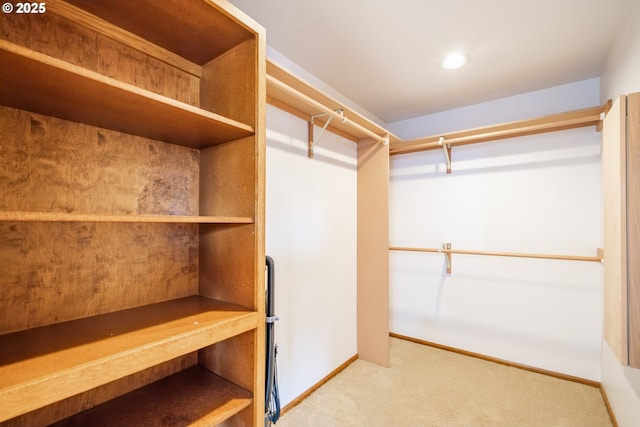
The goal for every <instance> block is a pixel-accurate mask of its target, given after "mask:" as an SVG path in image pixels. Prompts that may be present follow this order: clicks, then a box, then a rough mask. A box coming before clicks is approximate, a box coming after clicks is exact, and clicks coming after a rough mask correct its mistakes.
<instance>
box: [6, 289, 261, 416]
mask: <svg viewBox="0 0 640 427" xmlns="http://www.w3.org/2000/svg"><path fill="white" fill-rule="evenodd" d="M258 317H259V316H258V314H257V313H256V312H253V311H250V310H248V309H246V308H244V307H241V306H238V305H235V304H228V303H224V302H221V301H217V300H212V299H209V298H205V297H200V296H192V297H187V298H181V299H178V300H173V301H167V302H163V303H158V304H152V305H148V306H143V307H138V308H134V309H129V310H123V311H119V312H114V313H109V314H104V315H99V316H94V317H89V318H84V319H80V320H75V321H70V322H64V323H59V324H53V325H49V326H44V327H39V328H34V329H29V330H26V331H22V332H15V333H11V334H6V335H3V336H0V400H1V401H2V406H1V407H0V422H1V421H4V420H7V419H10V418H13V417H16V416H18V415H21V414H24V413H26V412H28V411H31V410H34V409H37V408H39V407H42V406H45V405H48V404H51V403H54V402H56V401H58V400H61V399H65V398H67V397H70V396H72V395H75V394H77V393H80V392H83V391H86V390H89V389H92V388H94V387H98V386H100V385H103V384H106V383H108V382H110V381H114V380H116V379H119V378H122V377H125V376H127V375H130V374H132V373H134V372H138V371H141V370H143V369H146V368H149V367H151V366H154V365H157V364H159V363H162V362H165V361H168V360H171V359H173V358H176V357H178V356H181V355H183V354H186V353H189V352H192V351H196V350H198V349H200V348H203V347H206V346H209V345H212V344H214V343H216V342H219V341H222V340H225V339H227V338H230V337H232V336H236V335H239V334H241V333H243V332H246V331H249V330H252V329H254V328H256V327H257V326H258V321H259V319H258ZM25 396H29V399H25Z"/></svg>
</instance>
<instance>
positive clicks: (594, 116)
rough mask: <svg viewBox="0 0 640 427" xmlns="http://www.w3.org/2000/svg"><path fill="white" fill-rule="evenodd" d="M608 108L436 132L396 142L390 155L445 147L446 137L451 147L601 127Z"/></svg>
mask: <svg viewBox="0 0 640 427" xmlns="http://www.w3.org/2000/svg"><path fill="white" fill-rule="evenodd" d="M605 110H606V105H603V106H597V107H591V108H585V109H582V110H575V111H569V112H566V113H559V114H551V115H548V116H543V117H539V118H535V119H529V120H520V121H516V122H509V123H502V124H498V125H491V126H485V127H480V128H474V129H469V130H464V131H458V132H450V133H444V134H440V135H433V136H429V137H424V138H418V139H413V140H409V141H404V142H401V141H392V142H391V146H390V147H389V154H390V155H397V154H407V153H415V152H419V151H427V150H437V149H442V145H441V144H440V138H444V143H446V144H448V145H449V146H459V145H466V144H475V143H479V142H487V141H497V140H500V139H506V138H514V137H518V136H526V135H535V134H539V133H545V132H555V131H560V130H567V129H576V128H580V127H586V126H596V127H597V126H598V125H599V123H600V121H601V120H602V113H604V112H605Z"/></svg>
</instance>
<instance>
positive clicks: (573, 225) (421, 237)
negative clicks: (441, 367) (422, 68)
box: [390, 79, 602, 380]
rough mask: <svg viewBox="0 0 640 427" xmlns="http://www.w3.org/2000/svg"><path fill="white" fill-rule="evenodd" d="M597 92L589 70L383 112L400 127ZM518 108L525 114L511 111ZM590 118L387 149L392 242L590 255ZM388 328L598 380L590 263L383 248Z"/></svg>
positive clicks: (594, 280)
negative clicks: (510, 93) (414, 113)
mask: <svg viewBox="0 0 640 427" xmlns="http://www.w3.org/2000/svg"><path fill="white" fill-rule="evenodd" d="M598 104H599V81H598V79H591V80H587V81H584V82H577V83H574V84H571V85H564V86H561V87H557V88H551V89H547V90H544V91H537V92H532V93H528V94H523V95H519V96H516V97H510V98H506V99H502V100H497V101H493V102H488V103H483V104H479V105H475V106H469V107H465V108H462V109H458V110H452V111H447V112H444V113H439V114H437V115H434V116H435V117H434V116H427V117H423V118H418V119H413V120H410V121H405V122H403V123H400V124H397V123H396V124H393V125H392V126H391V127H392V130H393V131H394V132H396V133H397V134H399V135H401V136H404V137H406V138H412V137H416V136H419V135H423V136H426V135H433V134H436V133H439V132H447V131H451V130H463V129H467V128H471V127H476V126H481V125H486V124H492V123H500V122H505V121H511V120H515V119H517V118H527V117H536V116H539V115H544V114H551V113H555V112H559V111H567V110H572V109H578V108H586V107H591V106H594V105H598ZM522 111H526V115H525V116H524V117H515V116H516V115H518V114H522V113H521V112H522ZM599 141H600V137H599V134H598V133H597V132H596V131H595V129H594V128H593V127H591V128H585V129H577V130H570V131H562V132H555V133H550V134H543V135H536V136H529V137H522V138H515V139H509V140H503V141H497V142H490V143H486V144H476V145H471V146H466V147H457V148H456V147H454V148H453V156H452V157H453V166H452V167H453V173H452V174H451V175H446V174H445V172H444V164H443V162H444V156H443V154H442V152H441V151H427V152H423V153H414V154H408V155H400V156H394V157H392V158H391V185H390V217H391V219H390V221H391V224H390V241H391V245H392V246H417V247H439V246H440V244H441V243H445V242H451V243H452V244H453V247H454V249H455V248H458V249H469V250H474V249H475V250H487V251H511V252H531V253H558V254H570V255H590V256H595V255H596V249H597V248H598V247H599V246H601V240H600V239H601V199H600V189H601V186H600V163H599V154H600V144H599ZM390 262H391V278H390V280H391V281H390V289H391V291H390V293H391V295H390V298H391V330H392V331H393V332H396V333H399V334H403V335H408V336H412V337H416V338H420V339H424V340H427V341H434V342H437V343H441V344H445V345H449V346H452V347H457V348H461V349H466V350H469V351H473V352H478V353H482V354H486V355H491V356H494V357H498V358H501V359H506V360H510V361H513V362H517V363H522V364H525V365H530V366H535V367H539V368H542V369H548V370H552V371H557V372H562V373H566V374H569V375H574V376H578V377H582V378H588V379H593V380H600V346H601V336H602V332H601V301H602V300H601V285H602V284H601V269H602V267H601V265H600V264H599V263H588V262H574V261H558V260H532V259H520V258H504V257H484V256H469V255H453V265H452V269H453V271H452V274H450V275H448V274H446V266H445V263H444V256H443V255H440V254H425V253H412V252H411V253H410V252H392V254H391V260H390Z"/></svg>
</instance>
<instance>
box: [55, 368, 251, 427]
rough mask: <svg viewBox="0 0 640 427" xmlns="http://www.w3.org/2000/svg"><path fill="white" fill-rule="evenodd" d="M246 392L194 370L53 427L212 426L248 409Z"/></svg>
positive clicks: (223, 380) (146, 387)
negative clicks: (128, 426) (174, 421)
mask: <svg viewBox="0 0 640 427" xmlns="http://www.w3.org/2000/svg"><path fill="white" fill-rule="evenodd" d="M252 401H253V396H252V395H251V393H249V392H248V391H246V390H244V389H242V388H240V387H238V386H237V385H235V384H233V383H231V382H229V381H227V380H225V379H224V378H222V377H220V376H218V375H215V374H213V373H211V372H210V371H208V370H206V369H204V368H202V367H200V366H194V367H191V368H189V369H186V370H184V371H181V372H179V373H177V374H173V375H171V376H169V377H166V378H164V379H162V380H159V381H156V382H155V383H152V384H149V385H148V386H145V387H142V388H140V389H137V390H135V391H132V392H130V393H127V394H125V395H123V396H120V397H118V398H117V399H113V400H111V401H109V402H107V403H104V404H102V405H99V406H96V407H95V408H93V409H90V410H88V411H85V412H81V413H79V414H77V415H74V416H73V417H70V418H67V419H65V420H62V421H60V422H58V423H55V424H53V425H52V427H75V426H77V427H85V426H96V425H100V426H114V427H115V426H124V425H130V426H162V425H176V424H174V423H173V422H168V421H167V420H176V421H178V420H179V425H190V426H213V425H218V424H219V423H221V422H223V421H225V420H227V419H228V418H230V417H232V416H233V415H235V414H237V413H238V412H240V411H241V410H243V409H244V408H246V407H248V406H249V405H250V404H251V402H252Z"/></svg>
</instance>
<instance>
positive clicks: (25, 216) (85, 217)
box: [0, 211, 254, 224]
mask: <svg viewBox="0 0 640 427" xmlns="http://www.w3.org/2000/svg"><path fill="white" fill-rule="evenodd" d="M0 221H16V222H114V223H118V222H133V223H177V224H253V223H254V220H253V218H251V217H244V216H197V215H196V216H190V215H93V214H75V213H65V212H25V211H0Z"/></svg>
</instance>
